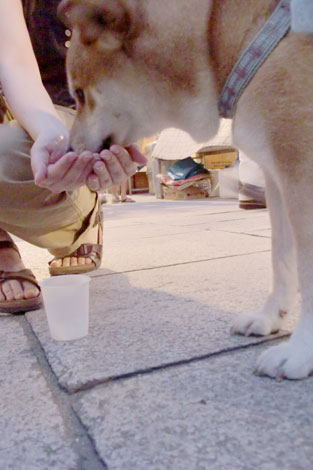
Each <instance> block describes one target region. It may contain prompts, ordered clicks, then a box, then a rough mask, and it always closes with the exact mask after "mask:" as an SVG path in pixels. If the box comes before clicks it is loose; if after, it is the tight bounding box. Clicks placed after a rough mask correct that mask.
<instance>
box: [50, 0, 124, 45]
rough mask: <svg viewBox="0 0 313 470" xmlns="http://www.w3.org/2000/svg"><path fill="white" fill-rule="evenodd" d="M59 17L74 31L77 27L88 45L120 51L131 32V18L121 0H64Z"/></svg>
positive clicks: (82, 39) (59, 9)
mask: <svg viewBox="0 0 313 470" xmlns="http://www.w3.org/2000/svg"><path fill="white" fill-rule="evenodd" d="M58 16H59V17H60V19H61V20H62V21H63V22H64V24H65V25H66V26H67V27H68V28H69V29H71V30H74V29H75V28H77V30H78V32H79V36H80V40H81V42H82V43H83V44H85V45H91V44H95V43H97V46H99V47H101V48H103V49H118V48H120V47H121V46H122V43H123V41H124V40H125V38H126V37H127V35H128V34H129V31H130V16H129V13H128V12H127V11H126V10H125V8H124V7H123V6H122V5H121V3H120V2H119V1H118V0H102V1H101V0H63V1H62V2H61V3H60V4H59V7H58Z"/></svg>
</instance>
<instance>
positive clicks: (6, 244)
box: [0, 240, 21, 257]
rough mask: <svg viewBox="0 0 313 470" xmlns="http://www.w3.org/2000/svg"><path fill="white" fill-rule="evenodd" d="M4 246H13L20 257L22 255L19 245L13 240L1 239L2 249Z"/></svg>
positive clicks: (0, 247)
mask: <svg viewBox="0 0 313 470" xmlns="http://www.w3.org/2000/svg"><path fill="white" fill-rule="evenodd" d="M4 248H12V249H13V250H15V251H16V252H17V253H18V254H19V257H21V254H20V251H19V249H18V247H17V245H16V244H15V243H14V242H12V240H0V250H2V249H4Z"/></svg>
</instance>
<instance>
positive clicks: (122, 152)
mask: <svg viewBox="0 0 313 470" xmlns="http://www.w3.org/2000/svg"><path fill="white" fill-rule="evenodd" d="M109 151H110V152H111V153H112V154H113V155H115V156H116V157H117V158H118V160H119V163H120V164H121V166H122V168H123V170H124V171H125V174H126V175H127V176H132V175H133V174H135V173H136V171H137V163H135V162H134V161H133V160H132V158H131V155H130V153H129V152H128V151H127V150H126V148H125V147H121V146H120V145H112V146H111V147H110V150H109ZM103 153H104V154H105V155H106V153H105V150H104V151H103ZM100 155H102V152H101V154H100Z"/></svg>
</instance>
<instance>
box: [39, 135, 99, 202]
mask: <svg viewBox="0 0 313 470" xmlns="http://www.w3.org/2000/svg"><path fill="white" fill-rule="evenodd" d="M57 131H59V132H57ZM68 143H69V136H68V132H67V131H66V129H63V128H62V127H60V129H53V130H50V131H48V132H43V133H42V134H40V135H39V136H38V137H37V139H36V140H35V142H34V144H33V146H32V149H31V165H32V170H33V174H34V180H35V184H37V185H38V186H40V187H42V188H46V189H49V190H50V191H52V192H54V193H60V192H62V191H71V190H74V189H76V188H78V187H79V186H82V185H83V184H86V181H87V178H88V176H89V174H90V173H91V172H92V170H93V164H94V162H95V158H94V155H93V154H92V153H91V152H89V151H85V152H82V153H81V154H80V155H77V154H76V153H75V152H72V151H70V152H67V148H68Z"/></svg>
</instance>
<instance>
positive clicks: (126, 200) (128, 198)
mask: <svg viewBox="0 0 313 470" xmlns="http://www.w3.org/2000/svg"><path fill="white" fill-rule="evenodd" d="M121 202H136V201H135V199H132V198H131V197H129V196H126V197H124V198H123V199H121Z"/></svg>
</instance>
